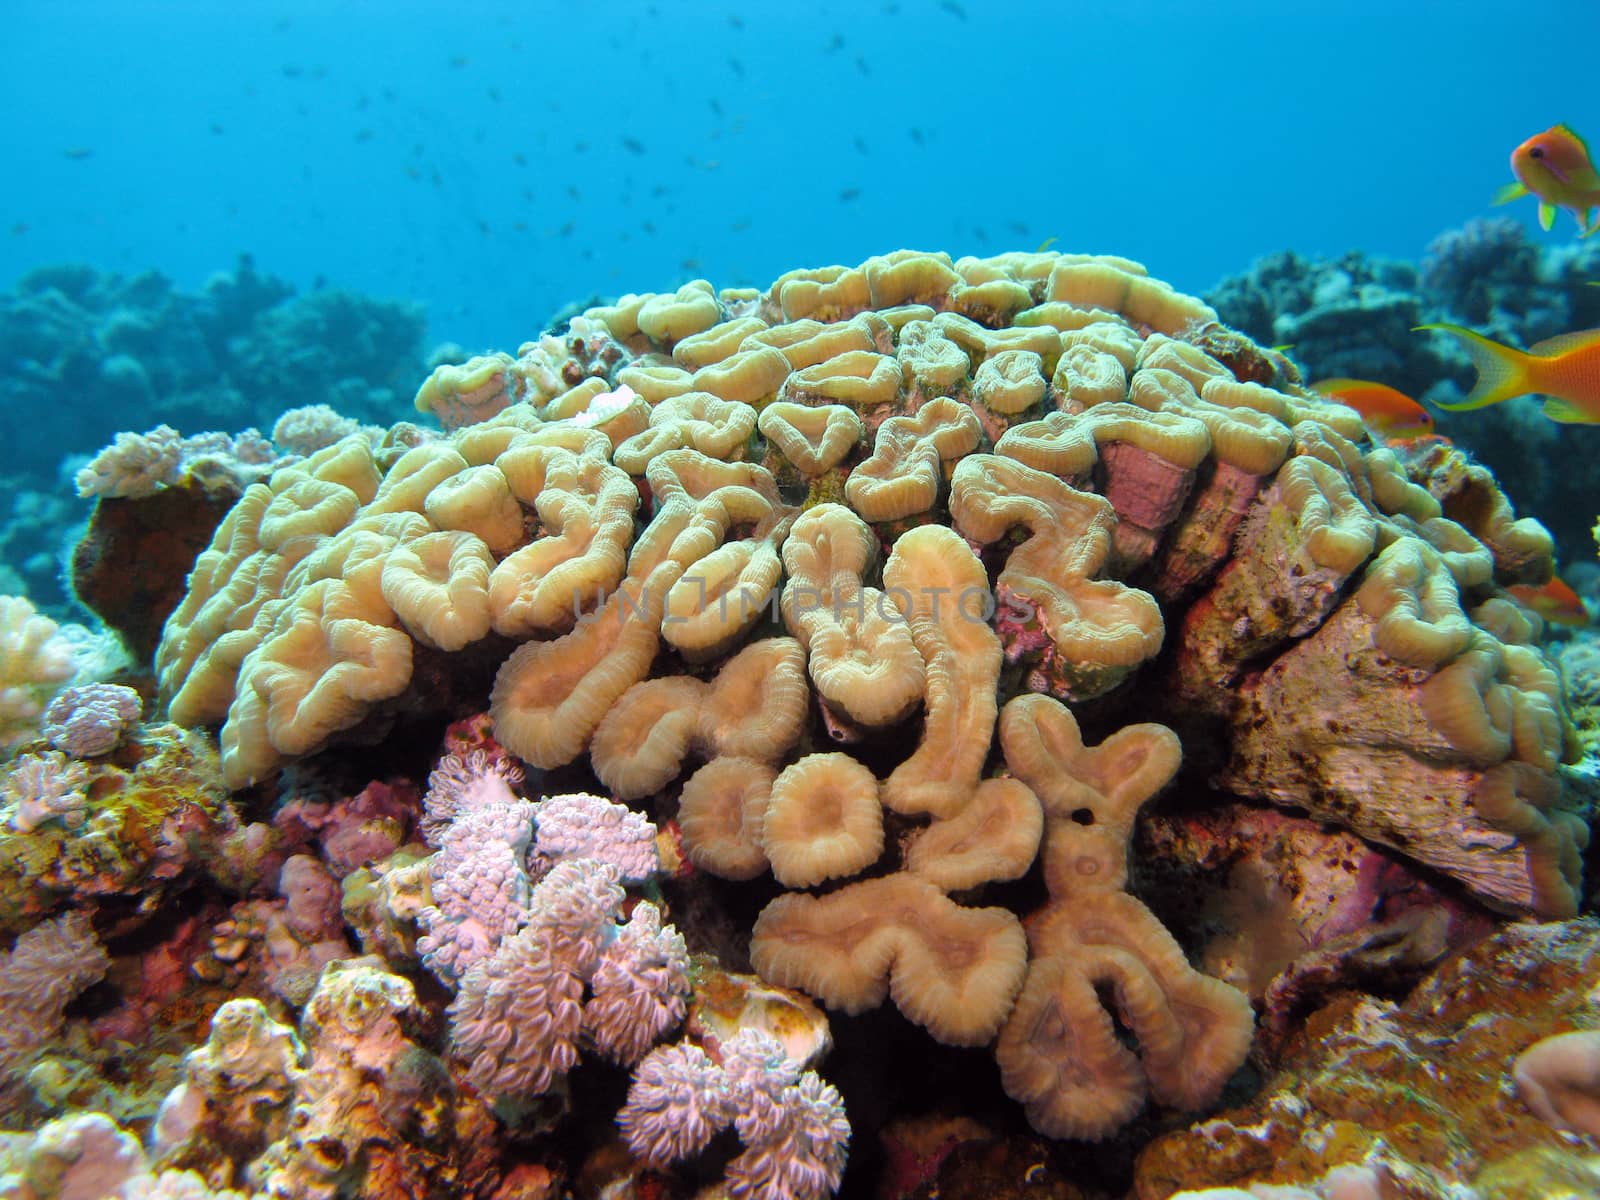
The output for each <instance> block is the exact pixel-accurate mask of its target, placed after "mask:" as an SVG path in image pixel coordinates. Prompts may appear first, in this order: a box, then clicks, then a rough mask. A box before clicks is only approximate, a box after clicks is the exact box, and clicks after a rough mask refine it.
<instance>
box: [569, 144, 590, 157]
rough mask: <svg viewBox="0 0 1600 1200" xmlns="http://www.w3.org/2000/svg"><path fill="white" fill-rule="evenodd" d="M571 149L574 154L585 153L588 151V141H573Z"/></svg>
mask: <svg viewBox="0 0 1600 1200" xmlns="http://www.w3.org/2000/svg"><path fill="white" fill-rule="evenodd" d="M572 151H573V153H574V154H587V153H589V143H588V142H573V143H572Z"/></svg>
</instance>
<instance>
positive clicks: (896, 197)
mask: <svg viewBox="0 0 1600 1200" xmlns="http://www.w3.org/2000/svg"><path fill="white" fill-rule="evenodd" d="M4 14H5V22H6V37H5V41H6V46H7V50H6V62H7V67H6V70H5V71H4V72H3V73H0V112H4V113H5V114H6V115H5V117H4V119H3V121H0V131H3V132H0V137H3V139H4V146H3V156H0V160H3V161H4V163H5V164H6V169H5V172H4V174H5V179H6V182H5V185H4V186H3V187H0V287H9V286H10V285H11V284H12V283H13V282H14V280H15V279H16V277H17V276H18V275H20V274H21V273H22V272H25V271H26V270H28V269H29V268H31V267H34V266H36V265H40V264H46V263H56V262H60V261H63V260H81V261H86V262H89V263H91V264H93V265H95V266H98V267H103V268H113V269H129V270H136V269H144V268H148V267H155V268H159V269H160V270H162V271H164V272H166V273H167V274H169V275H170V276H172V277H173V278H174V279H175V280H176V281H177V282H178V283H179V284H180V285H181V286H185V287H193V286H196V285H198V284H199V283H200V282H201V281H203V280H204V278H205V277H206V276H207V275H208V274H209V273H211V272H212V271H214V270H217V269H221V268H225V267H228V266H231V264H232V263H233V261H234V259H235V257H236V255H237V254H238V253H239V252H241V251H248V252H251V253H253V254H254V255H255V258H256V261H257V262H258V264H259V265H260V266H261V268H262V269H263V270H267V271H271V272H273V273H276V274H280V275H284V276H286V277H288V278H290V279H291V280H293V281H295V282H296V283H298V284H300V285H302V286H310V285H312V284H313V283H315V282H316V281H317V280H319V279H321V280H327V281H330V282H332V283H337V284H341V285H345V286H349V287H352V288H356V289H359V290H363V291H368V292H372V293H376V294H379V295H390V296H404V297H408V298H416V299H420V300H423V301H425V302H426V303H427V305H428V307H429V312H430V315H431V318H432V324H431V330H430V332H431V335H432V336H433V337H434V338H436V339H444V338H450V339H456V340H459V341H461V342H462V343H464V344H466V345H468V346H469V347H473V348H477V347H486V346H490V345H494V346H505V347H514V346H515V345H516V343H517V342H518V341H520V340H521V339H523V338H525V337H527V336H529V335H530V334H532V333H534V332H536V331H537V329H538V327H539V325H540V324H541V322H542V321H543V319H544V318H545V317H546V316H547V315H548V314H549V312H550V311H551V310H552V309H554V308H555V307H556V306H558V305H560V304H562V303H564V302H566V301H569V300H574V299H582V298H585V297H587V296H589V295H591V294H593V293H595V292H601V293H607V292H610V293H615V292H617V291H623V290H630V289H632V290H659V289H662V288H666V287H669V286H671V285H674V284H676V283H678V282H681V281H683V280H684V279H687V278H691V277H694V276H700V275H703V276H706V277H708V278H710V279H712V280H713V281H715V282H716V283H717V284H719V285H727V284H737V283H748V284H765V283H767V282H770V280H771V278H772V277H773V276H775V275H776V274H778V273H780V272H781V271H783V270H786V269H788V268H790V267H793V266H798V265H819V264H824V263H831V262H843V263H854V262H857V261H859V260H861V259H862V258H864V257H865V256H867V255H869V254H873V253H878V252H881V251H884V250H888V249H893V248H896V247H900V246H916V247H921V248H929V249H944V250H948V251H950V252H951V253H952V254H956V255H960V254H969V253H970V254H985V253H991V252H995V251H999V250H1003V249H1015V248H1023V249H1032V248H1033V247H1035V246H1037V245H1038V244H1039V243H1040V242H1041V241H1042V240H1043V239H1045V238H1047V237H1056V238H1058V239H1059V241H1058V242H1057V247H1058V248H1060V249H1064V250H1065V249H1071V250H1090V251H1103V252H1115V253H1120V254H1126V255H1129V256H1131V257H1134V258H1138V259H1140V260H1142V261H1144V262H1145V263H1146V264H1147V265H1148V266H1149V267H1150V268H1151V270H1152V271H1153V272H1154V273H1156V274H1158V275H1160V276H1162V277H1164V278H1167V279H1169V280H1171V281H1172V282H1174V283H1175V284H1177V285H1178V286H1180V287H1183V288H1185V289H1188V290H1191V291H1201V290H1204V289H1205V288H1207V287H1209V286H1210V285H1211V284H1213V283H1214V282H1215V281H1216V280H1217V279H1218V278H1219V277H1221V276H1222V275H1224V274H1226V273H1229V272H1232V271H1236V270H1240V269H1242V268H1243V267H1245V266H1246V265H1248V263H1249V262H1250V261H1251V260H1252V259H1253V258H1254V257H1256V256H1258V255H1260V254H1263V253H1267V252H1270V251H1273V250H1278V249H1283V248H1290V247H1292V248H1295V249H1297V250H1300V251H1303V252H1307V253H1318V252H1338V251H1342V250H1345V249H1350V248H1361V249H1365V250H1368V251H1372V252H1379V253H1392V254H1396V255H1405V256H1408V257H1414V256H1416V255H1417V254H1419V253H1420V251H1421V250H1422V248H1423V247H1424V246H1425V245H1426V244H1427V242H1428V240H1429V239H1430V238H1431V237H1433V235H1434V234H1436V233H1437V232H1439V231H1440V230H1442V229H1445V228H1448V227H1451V226H1455V225H1458V224H1460V223H1461V222H1462V221H1464V220H1466V219H1468V218H1470V217H1472V216H1474V215H1477V214H1481V213H1482V212H1484V211H1485V210H1486V208H1487V206H1488V201H1489V198H1490V197H1491V196H1492V194H1493V193H1494V191H1495V189H1496V188H1497V187H1498V186H1499V185H1500V184H1502V183H1504V182H1507V181H1508V180H1509V178H1510V175H1509V171H1508V167H1507V163H1506V158H1507V154H1508V153H1509V151H1510V150H1511V148H1512V147H1513V146H1514V145H1515V144H1516V143H1517V142H1519V141H1521V140H1522V139H1523V138H1525V137H1526V136H1528V135H1529V134H1531V133H1533V132H1536V131H1538V130H1540V129H1543V128H1545V127H1547V126H1549V125H1551V124H1553V123H1555V122H1557V121H1567V122H1570V123H1571V124H1573V125H1574V126H1575V127H1576V128H1578V130H1579V131H1580V132H1583V131H1584V130H1585V129H1587V130H1588V131H1589V132H1590V134H1591V136H1600V103H1597V101H1596V95H1595V91H1594V87H1593V81H1592V78H1591V74H1590V72H1589V71H1588V69H1587V67H1586V65H1585V64H1586V62H1587V60H1588V59H1589V58H1590V57H1591V56H1592V53H1593V49H1594V47H1595V46H1596V45H1597V44H1600V4H1596V3H1594V2H1593V0H1553V2H1548V3H1542V4H1539V5H1528V4H1508V3H1494V2H1491V0H1453V2H1450V3H1432V2H1405V3H1396V2H1394V0H1388V2H1381V3H1380V2H1375V0H1333V2H1330V3H1324V4H1285V3H1281V2H1280V3H1252V2H1238V0H1234V2H1226V3H1223V2H1219V3H1211V4H1200V3H1178V2H1175V0H1116V2H1104V0H1101V2H1095V3H1081V2H1073V3H1058V4H1050V3H1004V4H1001V3H984V2H983V0H960V2H959V3H956V2H953V0H945V2H944V3H937V2H932V0H929V2H920V0H889V2H885V0H866V2H863V3H838V2H834V0H826V2H817V3H810V2H808V3H804V4H799V3H795V4H778V3H769V2H765V0H755V2H753V3H751V2H747V3H742V4H737V5H736V4H727V3H672V2H670V0H656V2H652V3H636V2H623V0H618V2H616V3H607V4H597V3H584V2H581V0H580V2H578V3H567V4H549V3H530V4H510V3H472V2H458V3H450V4H445V3H423V2H421V0H391V2H384V3H377V2H366V0H363V2H344V3H336V2H330V0H274V2H271V3H256V2H248V3H227V4H222V3H216V2H215V0H172V2H164V3H149V2H135V0H10V2H9V3H7V4H6V5H5V8H4ZM1515 211H1516V212H1517V214H1518V215H1519V216H1520V217H1521V218H1522V219H1524V220H1529V221H1531V219H1532V216H1533V211H1532V204H1531V202H1524V203H1523V204H1522V205H1520V206H1518V207H1517V209H1516V210H1515ZM1572 232H1573V227H1572V226H1571V224H1570V221H1569V219H1568V218H1567V217H1565V215H1564V216H1563V223H1562V224H1561V225H1560V226H1558V228H1557V231H1556V233H1555V234H1552V235H1541V236H1544V237H1556V236H1559V237H1562V238H1566V237H1570V236H1571V234H1572Z"/></svg>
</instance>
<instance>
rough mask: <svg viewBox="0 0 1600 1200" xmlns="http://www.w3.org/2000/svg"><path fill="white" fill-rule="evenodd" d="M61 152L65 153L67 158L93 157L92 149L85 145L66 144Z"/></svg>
mask: <svg viewBox="0 0 1600 1200" xmlns="http://www.w3.org/2000/svg"><path fill="white" fill-rule="evenodd" d="M61 153H62V154H65V155H66V156H67V157H68V158H72V159H80V160H81V159H85V158H92V157H94V151H93V150H91V149H89V147H87V146H68V147H67V148H66V149H65V150H63V151H62V152H61Z"/></svg>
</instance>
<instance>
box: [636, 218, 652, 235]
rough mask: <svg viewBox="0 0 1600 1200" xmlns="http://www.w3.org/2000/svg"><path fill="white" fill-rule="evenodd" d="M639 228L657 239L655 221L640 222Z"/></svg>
mask: <svg viewBox="0 0 1600 1200" xmlns="http://www.w3.org/2000/svg"><path fill="white" fill-rule="evenodd" d="M639 228H640V229H642V230H644V231H645V232H646V233H648V234H649V235H650V236H651V237H655V235H656V226H655V222H654V221H640V222H639Z"/></svg>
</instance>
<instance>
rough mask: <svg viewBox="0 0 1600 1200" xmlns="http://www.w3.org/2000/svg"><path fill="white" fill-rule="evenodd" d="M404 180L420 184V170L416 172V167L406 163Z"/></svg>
mask: <svg viewBox="0 0 1600 1200" xmlns="http://www.w3.org/2000/svg"><path fill="white" fill-rule="evenodd" d="M406 178H407V179H411V180H415V181H416V182H418V183H420V182H421V181H422V172H421V171H420V170H418V169H417V168H416V167H414V166H412V165H411V164H410V163H407V164H406Z"/></svg>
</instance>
